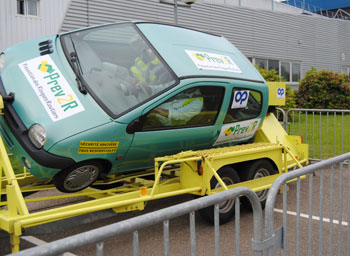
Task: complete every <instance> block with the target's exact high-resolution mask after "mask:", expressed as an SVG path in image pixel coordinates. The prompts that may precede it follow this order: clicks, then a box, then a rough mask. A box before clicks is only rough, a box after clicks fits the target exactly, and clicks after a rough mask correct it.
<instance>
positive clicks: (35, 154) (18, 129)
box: [0, 76, 75, 169]
mask: <svg viewBox="0 0 350 256" xmlns="http://www.w3.org/2000/svg"><path fill="white" fill-rule="evenodd" d="M0 94H1V96H2V97H7V96H8V94H7V93H6V90H5V88H4V85H3V82H2V79H1V76H0ZM4 105H5V107H4V110H3V112H4V115H3V118H4V120H5V122H6V124H7V126H8V127H9V128H10V130H11V132H12V134H13V135H14V136H15V137H16V139H17V141H18V142H19V143H20V144H21V146H22V147H23V149H24V150H25V151H26V152H27V154H28V155H29V156H30V157H31V158H32V159H33V160H34V161H35V162H37V163H38V164H39V165H42V166H44V167H47V168H54V169H64V168H67V167H69V166H72V165H74V164H75V161H74V160H73V159H71V158H68V157H62V156H57V155H54V154H51V153H49V152H47V151H45V150H44V149H37V148H36V147H35V146H34V145H33V144H32V143H31V142H30V140H29V137H28V130H27V128H26V127H25V126H24V124H23V122H22V120H21V119H20V118H19V116H18V115H17V113H16V111H15V109H14V108H13V106H12V104H11V103H9V102H6V101H5V102H4Z"/></svg>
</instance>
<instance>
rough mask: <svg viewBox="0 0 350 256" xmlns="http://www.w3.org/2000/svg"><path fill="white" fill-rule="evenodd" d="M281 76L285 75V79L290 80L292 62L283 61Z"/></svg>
mask: <svg viewBox="0 0 350 256" xmlns="http://www.w3.org/2000/svg"><path fill="white" fill-rule="evenodd" d="M281 77H283V78H284V80H285V81H289V80H290V62H283V61H281Z"/></svg>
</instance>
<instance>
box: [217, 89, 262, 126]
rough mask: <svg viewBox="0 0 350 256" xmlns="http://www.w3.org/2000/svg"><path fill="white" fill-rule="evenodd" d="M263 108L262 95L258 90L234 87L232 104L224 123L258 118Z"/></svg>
mask: <svg viewBox="0 0 350 256" xmlns="http://www.w3.org/2000/svg"><path fill="white" fill-rule="evenodd" d="M261 109H262V95H261V93H260V92H258V91H254V90H246V89H241V88H234V89H233V91H232V96H231V104H230V106H229V109H228V111H227V114H226V117H225V120H224V123H225V124H227V123H233V122H238V121H244V120H248V119H253V118H256V117H258V116H259V115H260V113H261Z"/></svg>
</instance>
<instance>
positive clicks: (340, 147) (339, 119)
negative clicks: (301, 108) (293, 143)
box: [288, 112, 350, 159]
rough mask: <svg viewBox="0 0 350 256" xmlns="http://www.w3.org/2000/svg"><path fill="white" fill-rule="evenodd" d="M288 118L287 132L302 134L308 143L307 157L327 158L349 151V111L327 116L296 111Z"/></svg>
mask: <svg viewBox="0 0 350 256" xmlns="http://www.w3.org/2000/svg"><path fill="white" fill-rule="evenodd" d="M289 119H290V121H289V125H288V132H289V134H291V135H300V136H303V140H304V143H307V144H309V157H311V158H316V159H327V158H330V157H333V156H337V155H341V154H343V153H346V152H350V112H349V113H344V114H343V115H342V114H341V113H337V114H336V115H335V114H334V113H329V114H328V116H327V114H325V113H324V114H320V113H317V112H315V113H314V114H313V113H312V112H311V113H310V112H308V115H306V114H305V113H301V114H299V112H297V113H295V114H294V116H293V115H292V116H290V117H289ZM293 120H294V122H293Z"/></svg>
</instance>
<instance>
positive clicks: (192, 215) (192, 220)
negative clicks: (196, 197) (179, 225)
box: [190, 212, 197, 256]
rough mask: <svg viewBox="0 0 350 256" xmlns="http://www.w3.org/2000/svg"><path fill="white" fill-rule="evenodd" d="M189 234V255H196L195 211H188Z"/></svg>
mask: <svg viewBox="0 0 350 256" xmlns="http://www.w3.org/2000/svg"><path fill="white" fill-rule="evenodd" d="M190 236H191V256H196V255H197V252H196V251H197V245H196V215H195V212H191V213H190Z"/></svg>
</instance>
